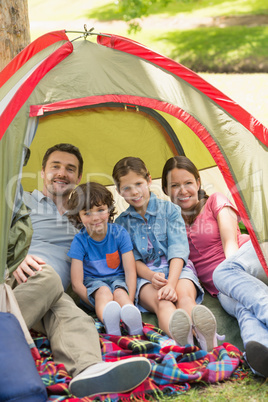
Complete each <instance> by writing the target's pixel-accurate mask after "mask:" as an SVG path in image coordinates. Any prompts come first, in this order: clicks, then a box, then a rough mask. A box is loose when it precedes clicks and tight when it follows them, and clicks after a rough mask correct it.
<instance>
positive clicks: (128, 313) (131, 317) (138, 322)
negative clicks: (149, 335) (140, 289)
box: [121, 304, 143, 335]
mask: <svg viewBox="0 0 268 402" xmlns="http://www.w3.org/2000/svg"><path fill="white" fill-rule="evenodd" d="M121 320H122V321H123V322H124V323H125V325H126V327H127V330H128V333H129V335H143V326H142V319H141V313H140V310H139V309H138V308H137V307H135V306H133V305H132V304H125V305H124V306H123V307H122V308H121Z"/></svg>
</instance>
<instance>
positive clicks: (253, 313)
mask: <svg viewBox="0 0 268 402" xmlns="http://www.w3.org/2000/svg"><path fill="white" fill-rule="evenodd" d="M162 188H163V191H164V192H165V194H167V195H168V196H170V198H171V201H172V202H173V203H175V204H177V205H179V206H180V207H181V211H182V216H183V218H184V221H185V224H186V229H187V236H188V241H189V247H190V256H189V258H190V259H191V261H192V262H193V263H194V265H195V268H196V271H197V274H198V277H199V279H200V281H201V283H202V284H203V286H204V287H205V289H206V290H207V291H208V292H209V293H210V294H211V295H212V296H217V297H218V299H219V301H220V303H221V305H222V306H223V308H224V309H225V310H226V311H227V312H228V313H229V314H231V315H233V316H234V317H236V319H237V320H238V323H239V327H240V331H241V337H242V339H243V343H244V346H245V350H246V353H245V358H246V360H247V362H248V364H249V365H250V367H251V369H252V370H253V372H254V373H256V374H260V375H262V376H264V377H268V287H267V285H266V284H265V283H264V282H266V283H268V278H267V276H266V274H265V272H264V270H263V268H262V266H261V264H260V261H259V259H258V257H257V255H256V253H255V251H254V248H253V246H252V243H251V241H250V238H249V236H248V235H241V233H240V231H239V227H238V223H237V222H238V219H237V214H238V212H237V210H236V209H235V208H234V206H233V205H232V204H231V203H230V201H229V200H228V199H227V198H226V197H225V196H224V195H222V194H220V193H215V194H212V195H211V196H210V197H208V195H207V194H206V193H205V191H204V190H202V189H201V180H200V175H199V172H198V170H197V168H196V167H195V165H194V164H193V163H192V162H191V161H190V160H189V159H188V158H186V157H184V156H175V157H173V158H170V159H169V160H168V161H167V162H166V164H165V166H164V169H163V174H162Z"/></svg>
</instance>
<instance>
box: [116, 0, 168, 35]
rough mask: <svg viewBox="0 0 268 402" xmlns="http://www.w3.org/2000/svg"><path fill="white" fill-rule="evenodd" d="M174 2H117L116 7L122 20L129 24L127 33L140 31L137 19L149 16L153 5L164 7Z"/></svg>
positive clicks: (147, 0) (156, 0) (145, 0)
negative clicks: (121, 15)
mask: <svg viewBox="0 0 268 402" xmlns="http://www.w3.org/2000/svg"><path fill="white" fill-rule="evenodd" d="M171 1H174V0H119V2H118V7H119V11H120V13H122V14H123V19H124V20H125V21H127V22H128V23H129V31H130V32H136V31H139V30H140V29H141V27H140V24H139V21H138V19H139V18H142V17H146V16H147V15H149V14H150V9H151V7H152V6H153V5H156V4H157V5H160V6H162V7H163V6H166V5H167V4H168V3H170V2H171Z"/></svg>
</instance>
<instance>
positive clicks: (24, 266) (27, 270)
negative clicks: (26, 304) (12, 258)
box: [13, 254, 46, 283]
mask: <svg viewBox="0 0 268 402" xmlns="http://www.w3.org/2000/svg"><path fill="white" fill-rule="evenodd" d="M43 264H46V262H45V261H44V260H42V258H40V257H37V256H36V255H32V254H27V255H26V257H25V258H24V260H23V261H22V262H21V263H20V265H19V266H18V268H17V269H16V270H15V271H14V272H13V275H14V277H15V279H16V281H17V282H18V283H23V282H26V281H27V278H28V277H29V276H33V275H35V271H42V265H43ZM26 275H27V276H26Z"/></svg>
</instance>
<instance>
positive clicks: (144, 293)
mask: <svg viewBox="0 0 268 402" xmlns="http://www.w3.org/2000/svg"><path fill="white" fill-rule="evenodd" d="M113 179H114V182H115V185H116V188H117V190H118V192H119V193H120V194H121V196H122V197H124V199H125V200H126V202H127V203H128V204H129V207H128V209H127V210H126V211H125V212H123V213H122V214H121V215H120V216H119V217H118V218H117V219H116V222H117V223H119V224H120V225H123V226H124V227H125V228H126V229H127V230H128V232H129V233H130V236H131V240H132V243H133V247H134V257H135V260H136V266H137V272H138V276H139V278H138V281H137V292H136V296H137V299H138V303H139V305H140V306H141V307H143V308H144V309H146V310H149V311H151V312H154V313H156V315H157V318H158V323H159V327H160V328H161V329H162V330H163V331H165V332H166V333H167V334H168V335H169V336H170V337H172V338H173V339H174V340H175V341H176V342H177V343H178V344H179V345H186V344H193V328H192V322H193V325H194V330H195V335H196V337H197V338H198V341H199V343H200V345H201V347H202V349H205V350H211V349H212V348H213V347H215V346H217V340H216V320H215V317H214V316H213V314H212V313H211V312H210V311H209V310H208V309H207V308H206V307H205V306H196V301H197V303H201V301H202V299H203V289H202V288H201V286H200V284H199V281H198V279H197V277H196V274H195V269H194V267H193V265H192V264H191V263H189V265H188V266H186V263H187V260H188V254H189V248H188V242H187V236H186V233H185V225H184V222H183V220H182V218H181V214H180V208H178V207H177V206H175V205H173V204H172V203H171V202H169V201H164V200H159V199H157V198H156V196H155V195H154V194H153V193H150V185H151V182H152V179H151V176H150V174H149V172H148V170H147V168H146V166H145V164H144V163H143V161H142V160H141V159H139V158H134V157H126V158H123V159H121V160H120V161H119V162H117V164H116V165H115V167H114V169H113ZM179 278H180V279H179ZM190 317H191V318H192V322H191V319H190Z"/></svg>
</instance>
